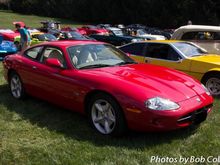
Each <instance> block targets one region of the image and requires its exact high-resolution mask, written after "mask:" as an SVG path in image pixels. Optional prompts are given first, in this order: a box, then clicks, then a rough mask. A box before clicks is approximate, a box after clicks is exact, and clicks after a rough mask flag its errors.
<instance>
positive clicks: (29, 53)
mask: <svg viewBox="0 0 220 165" xmlns="http://www.w3.org/2000/svg"><path fill="white" fill-rule="evenodd" d="M42 49H43V46H38V47H34V48H31V49H28V50H26V51H25V52H24V55H25V57H27V58H30V59H32V60H37V58H38V55H39V54H40V53H41V51H42Z"/></svg>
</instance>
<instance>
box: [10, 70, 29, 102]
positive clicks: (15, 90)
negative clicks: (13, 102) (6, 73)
mask: <svg viewBox="0 0 220 165" xmlns="http://www.w3.org/2000/svg"><path fill="white" fill-rule="evenodd" d="M9 86H10V92H11V95H12V96H13V97H14V98H16V99H23V98H25V95H26V94H25V91H24V87H23V83H22V81H21V78H20V76H19V75H18V74H17V73H16V72H12V73H11V74H10V77H9Z"/></svg>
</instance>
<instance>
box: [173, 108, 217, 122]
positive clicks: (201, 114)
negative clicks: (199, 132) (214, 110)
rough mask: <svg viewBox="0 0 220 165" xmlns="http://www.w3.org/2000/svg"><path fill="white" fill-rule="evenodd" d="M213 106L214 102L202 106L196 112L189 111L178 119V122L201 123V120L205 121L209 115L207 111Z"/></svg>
mask: <svg viewBox="0 0 220 165" xmlns="http://www.w3.org/2000/svg"><path fill="white" fill-rule="evenodd" d="M212 106H213V104H210V105H208V106H205V107H203V108H200V109H198V110H196V111H194V112H191V113H188V114H187V115H184V116H182V117H180V118H179V119H178V120H177V123H178V124H184V123H189V122H191V123H194V124H199V123H201V122H203V121H204V120H205V119H206V117H207V113H208V110H209V109H210V108H211V107H212Z"/></svg>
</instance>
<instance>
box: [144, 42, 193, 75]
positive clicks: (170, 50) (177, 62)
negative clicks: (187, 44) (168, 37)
mask: <svg viewBox="0 0 220 165" xmlns="http://www.w3.org/2000/svg"><path fill="white" fill-rule="evenodd" d="M145 62H146V63H150V64H155V65H160V66H166V67H169V68H173V69H177V70H180V71H183V72H186V73H190V60H188V59H186V58H184V57H183V56H181V54H180V53H179V52H178V50H176V49H175V48H174V47H172V46H171V45H170V44H166V43H148V44H147V47H146V52H145Z"/></svg>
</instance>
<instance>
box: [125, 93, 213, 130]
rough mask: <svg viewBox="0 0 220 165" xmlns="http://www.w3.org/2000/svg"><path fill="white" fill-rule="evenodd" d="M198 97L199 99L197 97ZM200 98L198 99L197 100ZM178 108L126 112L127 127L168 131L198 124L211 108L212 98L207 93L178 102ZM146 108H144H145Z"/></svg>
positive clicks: (203, 119) (204, 118)
mask: <svg viewBox="0 0 220 165" xmlns="http://www.w3.org/2000/svg"><path fill="white" fill-rule="evenodd" d="M198 98H199V99H198ZM198 100H200V101H198ZM178 104H179V105H180V108H179V109H178V110H170V111H156V110H144V111H143V110H142V111H138V112H139V113H135V112H133V113H132V112H129V113H127V115H126V116H127V121H128V127H129V128H130V129H134V130H138V131H153V132H155V131H169V130H175V129H180V128H184V127H188V126H190V125H195V124H200V123H201V122H203V121H205V120H206V117H207V115H208V113H209V112H210V111H211V110H212V105H213V98H212V97H210V96H208V95H207V94H203V95H201V96H195V97H192V98H190V99H187V100H184V101H182V102H179V103H178ZM145 109H146V108H145Z"/></svg>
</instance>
